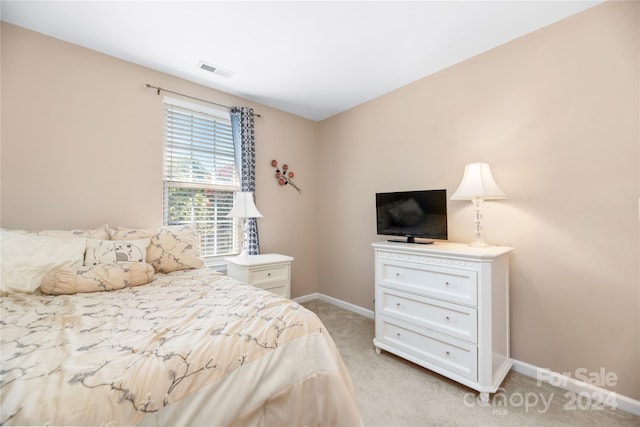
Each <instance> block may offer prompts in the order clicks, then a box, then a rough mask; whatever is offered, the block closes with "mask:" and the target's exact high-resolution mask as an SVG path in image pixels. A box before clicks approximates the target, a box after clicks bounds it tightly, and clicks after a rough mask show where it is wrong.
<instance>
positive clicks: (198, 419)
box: [0, 268, 361, 426]
mask: <svg viewBox="0 0 640 427" xmlns="http://www.w3.org/2000/svg"><path fill="white" fill-rule="evenodd" d="M0 310H1V311H0V313H1V317H0V327H1V329H0V333H1V335H0V340H1V341H0V351H1V358H2V359H1V360H2V367H1V370H0V393H1V394H0V396H1V400H2V402H1V409H0V423H1V424H3V425H118V426H124V425H141V426H147V425H172V426H177V425H189V426H197V425H207V426H226V425H279V426H284V425H312V424H313V425H341V426H350V425H359V424H361V421H360V416H359V414H358V411H357V409H356V407H355V403H354V399H353V385H352V383H351V379H350V377H349V374H348V372H347V371H346V368H345V366H344V364H343V362H342V359H341V357H340V354H339V353H338V351H337V349H336V347H335V344H334V342H333V340H332V339H331V337H330V336H329V334H328V332H327V331H326V329H325V327H324V326H323V324H322V323H321V322H320V320H319V319H318V318H317V317H316V316H315V314H313V313H312V312H310V311H308V310H306V309H305V308H304V307H302V306H300V305H298V304H297V303H295V302H293V301H290V300H287V299H284V298H281V297H278V296H276V295H274V294H271V293H269V292H267V291H263V290H259V289H256V288H253V287H251V286H248V285H243V284H241V283H239V282H237V281H235V280H233V279H231V278H229V277H227V276H223V275H220V274H218V273H216V272H214V271H212V270H210V269H204V268H203V269H195V270H186V271H178V272H173V273H169V274H158V275H157V276H156V278H155V279H154V280H153V281H152V282H151V283H150V284H148V285H144V286H139V287H131V288H125V289H121V290H117V291H111V292H96V293H87V294H75V295H64V296H50V295H44V294H38V293H34V294H21V293H16V294H11V295H9V296H5V297H2V299H1V302H0Z"/></svg>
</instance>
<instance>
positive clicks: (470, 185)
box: [451, 163, 507, 200]
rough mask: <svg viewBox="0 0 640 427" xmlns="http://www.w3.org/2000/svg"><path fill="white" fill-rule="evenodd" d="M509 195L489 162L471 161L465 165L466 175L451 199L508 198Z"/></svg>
mask: <svg viewBox="0 0 640 427" xmlns="http://www.w3.org/2000/svg"><path fill="white" fill-rule="evenodd" d="M506 198H507V195H506V194H504V192H503V191H502V190H501V189H500V187H498V184H496V182H495V180H494V179H493V176H492V175H491V169H490V168H489V164H488V163H469V164H468V165H466V166H465V167H464V176H463V177H462V182H461V183H460V186H459V187H458V189H457V190H456V191H455V193H453V196H451V200H474V199H482V200H490V199H506Z"/></svg>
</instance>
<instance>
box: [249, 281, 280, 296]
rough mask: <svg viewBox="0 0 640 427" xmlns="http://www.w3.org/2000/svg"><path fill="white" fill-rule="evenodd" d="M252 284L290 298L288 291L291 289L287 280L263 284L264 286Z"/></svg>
mask: <svg viewBox="0 0 640 427" xmlns="http://www.w3.org/2000/svg"><path fill="white" fill-rule="evenodd" d="M252 286H255V287H256V288H260V289H264V290H265V291H269V292H273V293H274V294H276V295H278V296H281V297H285V298H289V295H288V294H287V292H288V291H289V289H288V286H287V282H284V283H274V284H268V285H262V286H256V285H252Z"/></svg>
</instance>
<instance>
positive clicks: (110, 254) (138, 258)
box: [84, 239, 151, 265]
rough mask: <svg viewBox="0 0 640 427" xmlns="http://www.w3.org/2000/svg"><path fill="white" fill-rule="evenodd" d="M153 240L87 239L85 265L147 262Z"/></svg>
mask: <svg viewBox="0 0 640 427" xmlns="http://www.w3.org/2000/svg"><path fill="white" fill-rule="evenodd" d="M150 241H151V239H137V240H97V239H87V251H86V253H85V255H84V265H98V264H103V263H114V262H145V261H146V260H147V247H148V246H149V242H150Z"/></svg>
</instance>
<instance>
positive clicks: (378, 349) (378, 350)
mask: <svg viewBox="0 0 640 427" xmlns="http://www.w3.org/2000/svg"><path fill="white" fill-rule="evenodd" d="M376 354H377V355H378V356H380V355H381V354H382V350H380V348H378V347H376Z"/></svg>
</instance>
